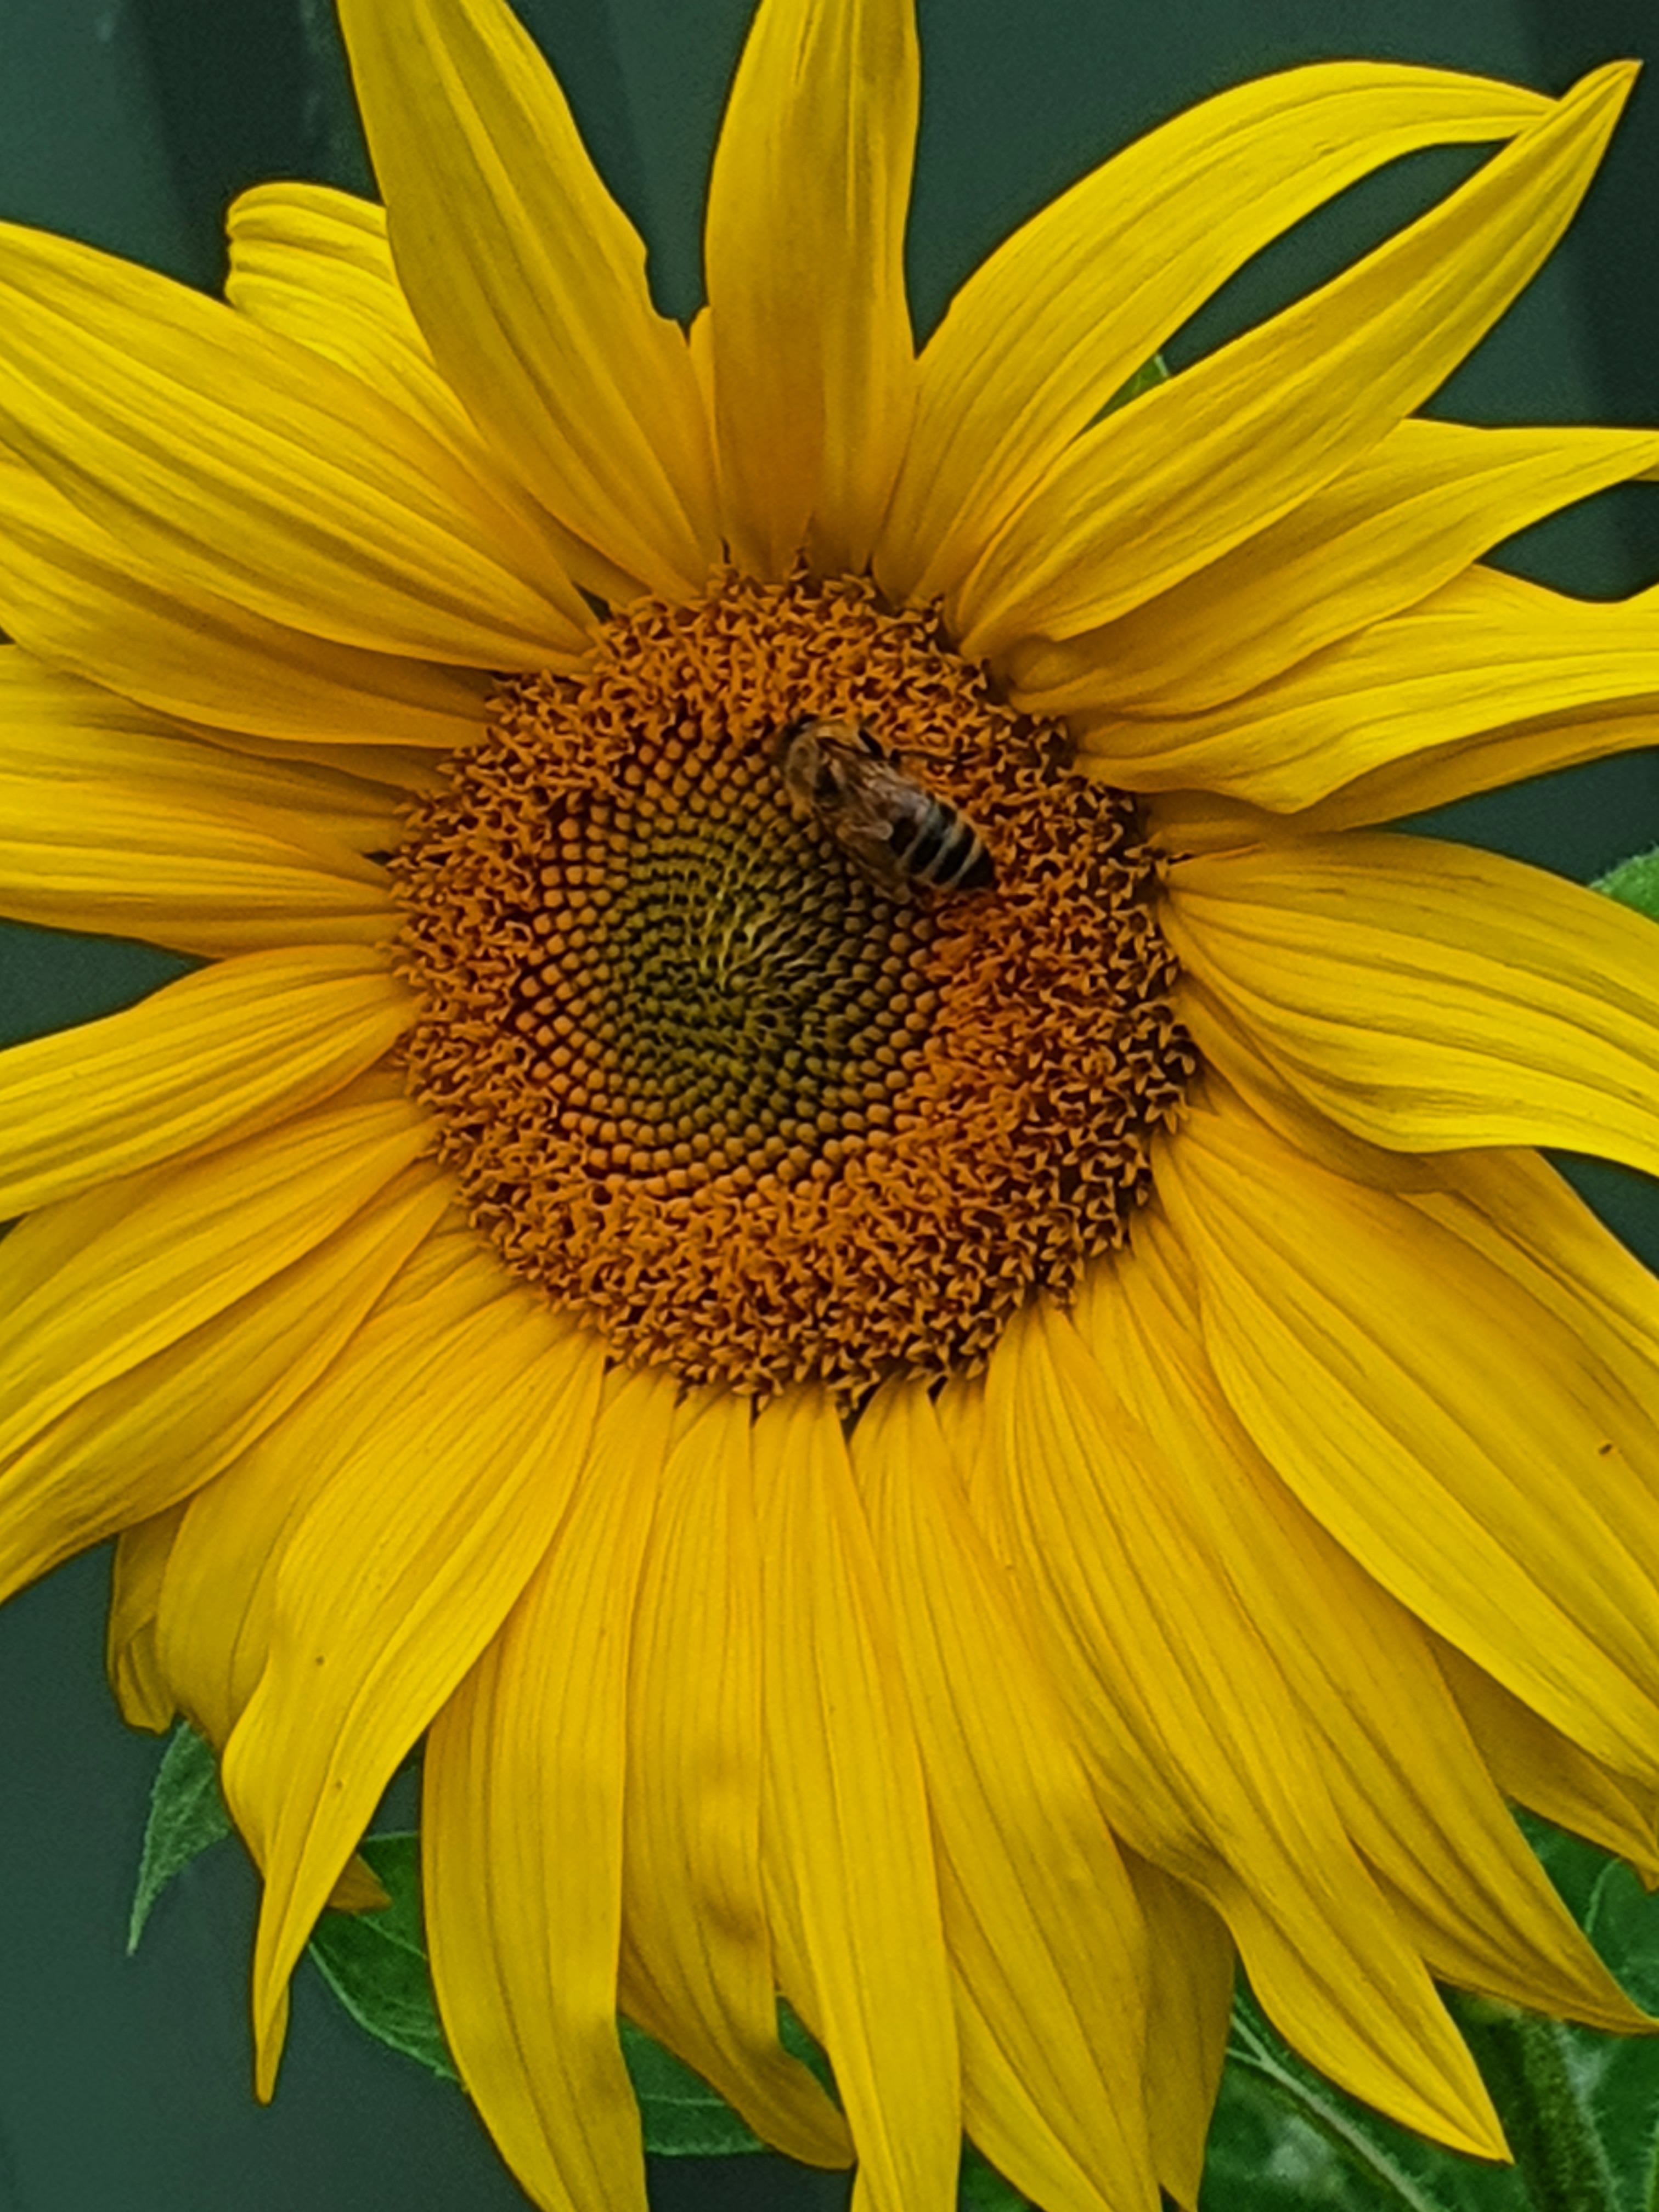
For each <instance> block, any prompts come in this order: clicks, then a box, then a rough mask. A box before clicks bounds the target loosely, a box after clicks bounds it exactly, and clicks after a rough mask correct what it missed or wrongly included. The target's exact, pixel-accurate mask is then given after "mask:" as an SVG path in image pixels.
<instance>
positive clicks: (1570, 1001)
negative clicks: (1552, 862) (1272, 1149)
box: [1165, 833, 1659, 1174]
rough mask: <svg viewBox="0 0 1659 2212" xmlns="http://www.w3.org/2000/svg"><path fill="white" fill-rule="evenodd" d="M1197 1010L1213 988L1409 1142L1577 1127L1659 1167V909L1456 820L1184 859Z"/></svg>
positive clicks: (1434, 1146)
mask: <svg viewBox="0 0 1659 2212" xmlns="http://www.w3.org/2000/svg"><path fill="white" fill-rule="evenodd" d="M1169 890H1170V898H1169V903H1168V906H1167V908H1166V909H1165V926H1166V931H1167V934H1168V936H1169V938H1170V943H1171V944H1172V945H1174V947H1175V949H1176V953H1177V954H1178V955H1179V957H1180V958H1181V961H1182V965H1183V966H1184V967H1186V968H1187V969H1189V970H1190V971H1191V975H1192V977H1193V979H1194V981H1195V982H1196V983H1197V984H1198V985H1199V986H1200V989H1199V990H1197V991H1195V992H1193V993H1191V994H1182V1000H1181V1003H1182V1016H1183V1018H1184V1019H1185V1020H1187V1022H1188V1026H1189V1027H1190V1028H1191V1029H1192V1031H1193V1034H1194V1037H1195V1038H1196V1039H1197V1042H1198V1045H1199V1048H1200V1051H1202V1052H1204V1053H1206V1054H1208V1053H1209V1052H1210V1051H1211V1050H1212V1048H1213V1049H1214V1053H1215V1059H1216V1064H1217V1066H1218V1067H1219V1068H1220V1069H1221V1071H1222V1073H1224V1074H1225V1073H1228V1060H1227V1054H1226V1041H1225V1034H1223V1032H1222V1030H1220V1028H1219V1026H1218V1027H1217V1029H1216V1031H1215V1034H1214V1035H1213V1036H1212V1034H1211V1032H1210V1029H1209V1025H1208V1024H1206V1014H1205V997H1206V994H1208V995H1209V997H1211V998H1212V999H1213V1000H1216V1001H1218V1003H1220V1004H1222V1005H1224V1006H1226V1007H1227V1008H1228V1009H1230V1010H1231V1012H1232V1013H1233V1015H1234V1016H1235V1017H1236V1018H1237V1020H1238V1021H1239V1022H1240V1023H1241V1024H1243V1025H1244V1026H1245V1027H1247V1028H1249V1030H1252V1031H1253V1032H1254V1034H1255V1037H1256V1039H1257V1041H1258V1042H1259V1044H1260V1046H1261V1050H1262V1051H1263V1052H1264V1053H1265V1054H1267V1057H1268V1058H1269V1059H1270V1060H1272V1061H1273V1063H1274V1064H1275V1065H1276V1066H1277V1067H1278V1068H1279V1071H1280V1073H1281V1074H1282V1075H1283V1076H1284V1077H1285V1079H1287V1080H1288V1081H1289V1082H1290V1083H1291V1085H1293V1086H1294V1087H1295V1089H1297V1091H1300V1092H1301V1093H1302V1095H1303V1096H1304V1097H1305V1098H1307V1099H1309V1100H1310V1102H1311V1103H1313V1104H1314V1105H1316V1107H1317V1108H1318V1109H1320V1111H1321V1112H1322V1113H1324V1114H1327V1115H1329V1116H1330V1118H1331V1120H1332V1121H1335V1122H1337V1123H1338V1124H1339V1125H1340V1127H1343V1128H1345V1129H1350V1130H1352V1131H1353V1133H1355V1134H1356V1135H1358V1136H1360V1137H1364V1138H1365V1139H1368V1140H1369V1141H1370V1142H1371V1143H1373V1144H1377V1145H1382V1146H1387V1147H1390V1148H1394V1149H1397V1150H1401V1151H1420V1152H1445V1151H1459V1150H1462V1149H1465V1148H1467V1147H1471V1146H1483V1145H1559V1146H1563V1147H1564V1148H1565V1149H1566V1150H1568V1151H1571V1152H1590V1153H1594V1154H1596V1155H1598V1156H1600V1157H1601V1158H1607V1159H1615V1160H1623V1161H1624V1162H1625V1163H1626V1164H1627V1165H1629V1166H1631V1167H1638V1168H1642V1169H1644V1170H1646V1171H1647V1172H1648V1173H1649V1174H1652V1173H1654V1172H1655V1171H1656V1170H1659V1107H1656V1101H1659V964H1656V959H1655V951H1656V945H1659V939H1656V938H1655V936H1654V934H1653V925H1652V923H1651V922H1650V921H1647V920H1646V919H1645V918H1644V917H1643V916H1642V915H1635V914H1632V913H1630V912H1629V911H1628V910H1627V909H1626V908H1623V907H1620V906H1619V905H1617V904H1615V902H1613V900H1611V899H1606V898H1601V897H1598V896H1596V894H1595V893H1594V892H1593V891H1587V890H1581V889H1580V888H1579V887H1578V886H1577V884H1568V883H1564V882H1562V881H1561V880H1560V879H1559V878H1558V877H1554V876H1549V875H1546V874H1544V873H1543V872H1542V871H1541V870H1540V869H1536V868H1528V867H1523V866H1521V865H1520V864H1519V863H1518V862H1516V861H1514V860H1502V859H1499V858H1498V857H1497V856H1496V855H1495V854H1491V853H1483V852H1478V851H1476V850H1474V848H1471V847H1468V846H1464V845H1452V844H1446V843H1443V842H1441V841H1440V840H1439V839H1437V838H1434V839H1430V838H1425V837H1404V836H1387V835H1384V834H1382V833H1371V834H1368V835H1365V836H1348V837H1321V838H1308V839H1306V840H1296V841H1293V842H1286V843H1284V844H1282V845H1279V846H1276V847H1273V848H1264V849H1262V850H1260V851H1256V852H1247V853H1235V854H1218V855H1215V856H1212V857H1210V858H1206V859H1200V860H1186V861H1182V862H1180V863H1179V864H1178V865H1177V866H1175V867H1174V868H1173V869H1171V870H1170V878H1169Z"/></svg>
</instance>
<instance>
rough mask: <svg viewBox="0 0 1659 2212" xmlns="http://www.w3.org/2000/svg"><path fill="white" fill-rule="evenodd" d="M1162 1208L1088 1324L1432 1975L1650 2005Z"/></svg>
mask: <svg viewBox="0 0 1659 2212" xmlns="http://www.w3.org/2000/svg"><path fill="white" fill-rule="evenodd" d="M1173 1242H1174V1239H1173V1236H1172V1233H1171V1231H1170V1228H1169V1225H1168V1223H1167V1221H1166V1220H1165V1219H1164V1218H1163V1216H1162V1215H1160V1214H1158V1213H1156V1212H1146V1213H1143V1214H1141V1215H1139V1217H1138V1218H1137V1219H1136V1223H1135V1237H1134V1250H1133V1258H1132V1259H1130V1260H1129V1261H1126V1262H1125V1263H1124V1264H1122V1265H1120V1266H1113V1267H1101V1268H1099V1269H1097V1271H1096V1273H1095V1274H1094V1275H1093V1277H1092V1278H1091V1285H1090V1294H1089V1296H1088V1297H1087V1301H1086V1304H1085V1307H1084V1309H1083V1310H1081V1311H1080V1313H1079V1328H1080V1330H1081V1333H1082V1334H1084V1335H1085V1338H1086V1340H1088V1341H1089V1342H1090V1343H1091V1346H1093V1348H1094V1350H1095V1352H1096V1356H1097V1358H1098V1359H1099V1360H1100V1363H1101V1364H1102V1365H1103V1367H1105V1368H1106V1369H1107V1370H1108V1371H1109V1373H1110V1374H1111V1375H1113V1376H1115V1378H1116V1380H1117V1383H1118V1385H1119V1388H1120V1389H1121V1391H1122V1393H1123V1396H1124V1401H1125V1403H1126V1404H1127V1406H1128V1407H1129V1410H1130V1411H1131V1412H1132V1413H1133V1414H1134V1415H1135V1417H1136V1419H1138V1420H1139V1421H1140V1422H1141V1424H1142V1425H1143V1426H1144V1427H1145V1428H1146V1431H1147V1432H1148V1434H1149V1435H1150V1436H1151V1437H1152V1439H1153V1441H1154V1442H1155V1443H1157V1444H1158V1447H1159V1448H1160V1449H1161V1451H1162V1452H1163V1455H1164V1462H1165V1465H1166V1468H1167V1470H1168V1479H1169V1480H1170V1481H1171V1482H1172V1483H1174V1484H1175V1485H1176V1486H1178V1488H1179V1490H1180V1492H1181V1494H1182V1498H1183V1499H1184V1500H1185V1502H1186V1503H1187V1504H1188V1507H1189V1509H1190V1510H1191V1511H1192V1512H1193V1514H1194V1517H1195V1518H1196V1519H1197V1520H1198V1521H1199V1522H1200V1525H1201V1526H1202V1527H1203V1528H1204V1530H1205V1533H1206V1537H1207V1538H1208V1540H1209V1541H1210V1543H1211V1544H1212V1547H1213V1548H1214V1550H1215V1552H1216V1553H1217V1554H1218V1556H1220V1557H1222V1558H1224V1559H1225V1560H1226V1562H1227V1567H1228V1572H1229V1575H1230V1576H1231V1579H1232V1581H1233V1583H1234V1584H1235V1586H1236V1587H1237V1590H1238V1592H1239V1595H1240V1597H1241V1599H1242V1600H1243V1605H1244V1607H1245V1610H1246V1611H1247V1612H1248V1613H1249V1617H1250V1619H1251V1620H1252V1621H1253V1622H1254V1623H1255V1626H1256V1628H1257V1630H1258V1632H1260V1634H1261V1638H1262V1640H1263V1642H1264V1643H1266V1644H1267V1647H1268V1649H1269V1650H1271V1651H1272V1652H1273V1656H1274V1657H1275V1659H1276V1660H1277V1661H1278V1662H1279V1666H1280V1668H1282V1669H1283V1671H1284V1674H1285V1679H1286V1680H1287V1681H1288V1683H1289V1684H1290V1686H1291V1690H1292V1691H1293V1692H1294V1694H1295V1696H1296V1699H1297V1704H1298V1706H1299V1709H1300V1711H1301V1712H1302V1715H1303V1717H1304V1719H1305V1721H1306V1722H1307V1723H1308V1725H1309V1727H1310V1730H1311V1731H1312V1732H1313V1733H1314V1735H1315V1738H1316V1742H1317V1743H1318V1744H1319V1745H1320V1749H1319V1751H1318V1753H1317V1757H1318V1764H1319V1770H1320V1771H1321V1773H1322V1775H1323V1776H1324V1778H1325V1780H1326V1783H1327V1784H1328V1787H1329V1789H1330V1791H1331V1796H1332V1799H1333V1801H1334V1804H1335V1806H1336V1808H1337V1811H1338V1813H1339V1814H1340V1818H1341V1820H1342V1823H1343V1826H1345V1827H1346V1830H1347V1832H1348V1834H1349V1835H1350V1836H1351V1837H1352V1839H1353V1841H1354V1843H1355V1844H1357V1845H1358V1849H1359V1850H1360V1851H1361V1853H1362V1854H1363V1855H1364V1859H1365V1861H1366V1863H1367V1864H1368V1865H1369V1866H1370V1868H1371V1869H1372V1871H1373V1872H1374V1873H1375V1874H1376V1875H1378V1877H1379V1879H1380V1880H1381V1881H1383V1883H1384V1884H1385V1885H1386V1887H1387V1891H1388V1893H1389V1896H1390V1897H1391V1899H1393V1901H1394V1903H1395V1907H1396V1909H1397V1910H1398V1911H1400V1913H1401V1917H1402V1918H1403V1919H1404V1921H1405V1923H1406V1925H1407V1928H1408V1929H1410V1930H1411V1932H1412V1935H1413V1940H1414V1941H1415V1942H1416V1943H1417V1945H1418V1947H1419V1948H1420V1949H1421V1951H1422V1953H1423V1954H1424V1957H1425V1960H1426V1961H1427V1963H1428V1965H1429V1966H1430V1967H1431V1970H1432V1972H1434V1973H1435V1974H1436V1975H1437V1977H1438V1978H1441V1979H1442V1980H1445V1981H1449V1982H1453V1983H1455V1984H1457V1985H1458V1986H1459V1987H1460V1988H1463V1989H1473V1990H1480V1991H1481V1992H1483V1993H1484V1994H1486V1996H1493V1997H1497V1998H1499V1999H1500V2000H1503V2001H1505V2002H1509V2003H1511V2004H1519V2005H1524V2006H1528V2007H1529V2008H1532V2009H1534V2010H1535V2011H1541V2012H1549V2013H1553V2014H1556V2015H1565V2016H1566V2017H1569V2018H1571V2019H1575V2020H1580V2021H1586V2022H1588V2023H1589V2024H1591V2025H1593V2026H1596V2027H1612V2028H1622V2029H1625V2030H1629V2029H1631V2028H1632V2027H1638V2026H1639V2025H1640V2024H1641V2015H1640V2014H1639V2013H1638V2012H1637V2011H1636V2009H1635V2008H1634V2007H1633V2006H1632V2005H1631V2004H1630V2002H1628V2000H1627V1999H1626V1998H1625V1997H1624V1996H1622V1995H1621V1993H1620V1990H1618V1988H1617V1986H1616V1985H1615V1984H1614V1983H1613V1980H1612V1978H1611V1977H1610V1976H1609V1975H1608V1974H1607V1970H1606V1969H1605V1968H1604V1967H1603V1966H1602V1965H1601V1961H1600V1960H1598V1959H1597V1957H1596V1956H1595V1953H1594V1952H1593V1951H1592V1950H1591V1949H1590V1948H1589V1944H1588V1943H1587V1942H1585V1941H1584V1939H1583V1936H1582V1934H1581V1933H1580V1931H1579V1929H1577V1926H1576V1925H1575V1923H1574V1922H1573V1921H1572V1919H1571V1917H1570V1916H1569V1915H1568V1913H1567V1911H1565V1907H1564V1906H1563V1905H1562V1904H1561V1901H1560V1899H1559V1897H1558V1896H1557V1895H1556V1893H1555V1891H1554V1890H1553V1888H1552V1887H1551V1886H1550V1884H1549V1882H1548V1881H1547V1879H1546V1878H1545V1876H1544V1875H1543V1873H1542V1872H1541V1869H1540V1867H1539V1865H1538V1862H1537V1861H1536V1859H1535V1858H1534V1857H1533V1855H1532V1853H1531V1852H1530V1851H1529V1850H1528V1849H1527V1847H1526V1845H1525V1844H1524V1843H1523V1842H1522V1838H1521V1836H1520V1833H1519V1832H1518V1831H1517V1829H1516V1826H1515V1823H1514V1821H1513V1820H1512V1819H1511V1818H1510V1813H1509V1810H1508V1808H1507V1807H1506V1806H1505V1805H1504V1802H1503V1800H1502V1798H1501V1797H1500V1796H1498V1791H1497V1790H1496V1789H1495V1788H1494V1787H1493V1784H1492V1778H1491V1777H1490V1775H1489V1774H1488V1773H1487V1771H1486V1767H1485V1765H1483V1764H1482V1762H1481V1759H1480V1754H1479V1753H1478V1752H1477V1751H1476V1749H1475V1747H1474V1742H1473V1741H1471V1739H1470V1736H1469V1735H1468V1730H1467V1729H1466V1728H1465V1726H1464V1724H1463V1721H1462V1716H1461V1715H1460V1713H1459V1711H1458V1710H1457V1707H1456V1706H1455V1704H1454V1703H1453V1701H1452V1699H1451V1697H1450V1695H1449V1692H1448V1691H1447V1689H1446V1686H1445V1683H1444V1681H1443V1679H1442V1677H1441V1674H1440V1673H1439V1671H1438V1669H1437V1667H1436V1665H1435V1661H1434V1657H1433V1655H1432V1653H1431V1650H1430V1648H1429V1644H1428V1641H1427V1638H1426V1637H1425V1634H1424V1632H1423V1630H1422V1629H1421V1627H1420V1626H1419V1623H1418V1622H1417V1620H1415V1619H1414V1618H1413V1616H1412V1615H1411V1614H1410V1613H1407V1611H1406V1610H1405V1608H1404V1607H1402V1606H1401V1605H1399V1604H1398V1603H1397V1602H1396V1601H1395V1600H1394V1599H1393V1598H1391V1597H1390V1596H1389V1595H1388V1594H1387V1592H1386V1591H1384V1590H1383V1589H1379V1588H1378V1586H1377V1585H1376V1583H1373V1582H1372V1581H1371V1579H1370V1577H1369V1576H1368V1575H1366V1574H1365V1573H1364V1572H1363V1571H1362V1570H1361V1569H1360V1568H1359V1567H1358V1565H1356V1564H1355V1563H1354V1561H1353V1560H1352V1559H1350V1557H1349V1556H1348V1554H1347V1553H1346V1552H1344V1551H1343V1550H1342V1549H1341V1548H1340V1546H1339V1545H1337V1544H1336V1543H1334V1541H1332V1539H1331V1538H1330V1537H1329V1536H1328V1535H1327V1534H1326V1533H1325V1531H1324V1530H1323V1529H1322V1528H1321V1527H1320V1526H1319V1524H1318V1523H1317V1522H1316V1521H1315V1520H1314V1519H1313V1518H1312V1516H1310V1514H1309V1513H1308V1512H1307V1511H1306V1510H1305V1509H1304V1507H1303V1506H1302V1505H1301V1504H1298V1502H1297V1499H1296V1498H1293V1497H1292V1496H1291V1493H1290V1492H1288V1491H1287V1490H1286V1489H1285V1487H1284V1486H1283V1485H1282V1484H1281V1483H1280V1481H1279V1479H1278V1477H1277V1476H1276V1475H1275V1474H1274V1473H1273V1469H1272V1468H1270V1467H1268V1465H1267V1462H1265V1461H1264V1460H1263V1459H1262V1458H1261V1455H1260V1454H1259V1453H1258V1452H1257V1451H1256V1450H1255V1447H1254V1445H1253V1444H1252V1443H1250V1440H1249V1437H1248V1436H1247V1435H1246V1434H1245V1432H1244V1431H1243V1429H1242V1428H1241V1427H1240V1425H1239V1424H1238V1422H1237V1419H1236V1417H1235V1416H1234V1415H1233V1413H1231V1408H1230V1407H1228V1406H1227V1403H1226V1401H1225V1399H1224V1398H1223V1396H1222V1395H1221V1391H1220V1389H1219V1387H1218V1384H1217V1383H1216V1381H1215V1378H1214V1376H1212V1373H1211V1372H1210V1369H1209V1364H1208V1362H1207V1360H1206V1357H1205V1354H1204V1351H1203V1347H1202V1345H1201V1343H1200V1340H1199V1335H1198V1326H1199V1325H1198V1318H1197V1315H1196V1313H1195V1311H1194V1310H1193V1307H1192V1305H1191V1304H1190V1301H1189V1298H1188V1295H1187V1293H1186V1292H1185V1291H1184V1289H1183V1287H1182V1284H1181V1282H1180V1279H1179V1276H1178V1273H1177V1263H1176V1261H1175V1260H1174V1256H1173V1255H1172V1254H1171V1252H1170V1246H1171V1245H1172V1244H1173Z"/></svg>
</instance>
